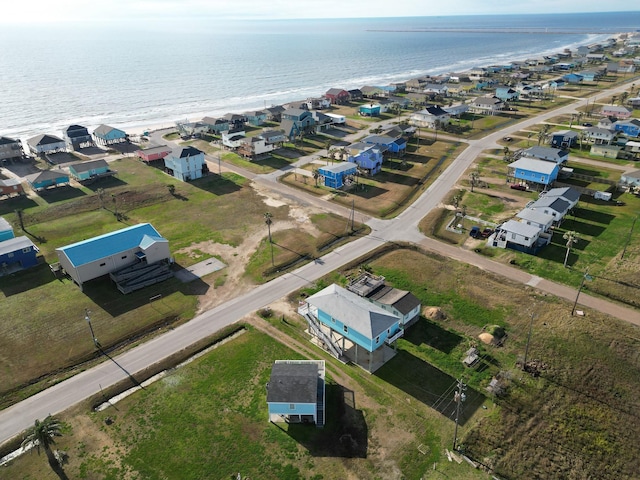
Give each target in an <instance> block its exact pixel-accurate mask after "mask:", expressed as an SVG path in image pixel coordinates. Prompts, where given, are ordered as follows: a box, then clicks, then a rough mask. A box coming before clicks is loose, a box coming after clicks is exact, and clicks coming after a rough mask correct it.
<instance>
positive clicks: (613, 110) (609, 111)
mask: <svg viewBox="0 0 640 480" xmlns="http://www.w3.org/2000/svg"><path fill="white" fill-rule="evenodd" d="M631 113H632V112H631V110H629V109H628V108H626V107H621V106H619V105H605V106H603V107H602V108H601V109H600V115H602V116H603V117H615V118H617V119H619V120H626V119H627V118H629V117H631Z"/></svg>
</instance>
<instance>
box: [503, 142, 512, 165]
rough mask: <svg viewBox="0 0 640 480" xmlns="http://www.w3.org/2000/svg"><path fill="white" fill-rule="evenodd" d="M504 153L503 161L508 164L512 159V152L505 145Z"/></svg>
mask: <svg viewBox="0 0 640 480" xmlns="http://www.w3.org/2000/svg"><path fill="white" fill-rule="evenodd" d="M502 151H503V152H504V158H503V160H504V161H505V162H508V161H509V159H510V158H511V155H510V154H511V151H510V150H509V147H508V146H506V145H505V147H504V149H503V150H502Z"/></svg>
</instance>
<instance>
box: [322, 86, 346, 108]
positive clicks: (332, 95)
mask: <svg viewBox="0 0 640 480" xmlns="http://www.w3.org/2000/svg"><path fill="white" fill-rule="evenodd" d="M324 96H325V97H326V98H328V99H329V100H330V101H331V103H332V104H335V105H341V104H343V103H347V102H348V101H349V100H350V98H351V95H349V92H348V91H347V90H344V89H343V88H330V89H329V90H327V93H325V94H324Z"/></svg>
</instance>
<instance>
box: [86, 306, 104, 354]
mask: <svg viewBox="0 0 640 480" xmlns="http://www.w3.org/2000/svg"><path fill="white" fill-rule="evenodd" d="M89 313H91V312H89V309H88V308H85V309H84V319H85V320H86V321H87V323H88V324H89V331H90V332H91V338H92V339H93V344H94V345H95V346H96V348H100V342H98V339H97V338H96V335H95V333H93V326H92V325H91V317H90V316H89Z"/></svg>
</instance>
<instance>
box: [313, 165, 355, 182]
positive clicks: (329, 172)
mask: <svg viewBox="0 0 640 480" xmlns="http://www.w3.org/2000/svg"><path fill="white" fill-rule="evenodd" d="M357 172H358V167H357V166H356V165H355V164H353V163H350V162H342V163H336V164H334V165H327V166H326V167H322V168H319V169H318V173H319V174H320V175H322V176H323V177H324V186H325V187H329V188H342V187H343V186H344V184H345V179H346V177H348V176H349V175H355V174H356V173H357Z"/></svg>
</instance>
